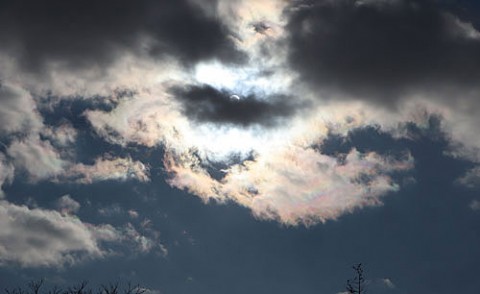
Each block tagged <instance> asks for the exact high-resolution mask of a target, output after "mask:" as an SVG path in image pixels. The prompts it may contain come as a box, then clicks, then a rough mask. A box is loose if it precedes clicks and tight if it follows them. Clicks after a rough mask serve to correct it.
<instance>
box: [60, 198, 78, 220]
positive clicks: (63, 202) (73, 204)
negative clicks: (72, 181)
mask: <svg viewBox="0 0 480 294" xmlns="http://www.w3.org/2000/svg"><path fill="white" fill-rule="evenodd" d="M80 207H81V205H80V203H78V202H77V201H75V200H74V199H73V198H72V197H70V195H68V194H67V195H63V196H62V197H60V198H59V199H58V200H57V208H58V209H59V210H60V212H61V213H62V214H64V215H68V214H75V213H77V211H78V210H79V209H80Z"/></svg>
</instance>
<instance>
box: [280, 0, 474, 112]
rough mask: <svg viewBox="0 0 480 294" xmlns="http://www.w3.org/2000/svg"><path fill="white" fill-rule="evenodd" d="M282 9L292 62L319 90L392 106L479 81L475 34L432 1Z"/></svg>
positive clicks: (342, 0) (346, 0)
mask: <svg viewBox="0 0 480 294" xmlns="http://www.w3.org/2000/svg"><path fill="white" fill-rule="evenodd" d="M288 15H289V23H288V25H287V29H288V32H289V35H290V37H289V41H290V49H289V50H290V55H289V62H290V65H291V66H292V67H293V68H294V69H296V70H297V71H299V72H300V73H301V76H302V78H303V79H304V80H305V81H307V82H309V83H310V84H311V85H313V87H314V88H316V89H317V90H322V91H323V92H324V94H332V93H334V94H342V95H344V96H345V95H346V96H349V97H352V96H353V97H357V98H358V97H361V98H363V99H368V100H370V101H375V102H377V103H378V102H380V103H381V104H386V105H391V104H393V103H395V101H396V100H397V99H398V98H400V97H402V96H404V95H406V94H409V93H411V92H412V91H416V92H417V93H418V92H419V91H420V92H424V93H425V92H432V91H433V92H436V91H438V92H439V91H444V90H445V89H451V88H452V87H453V88H455V87H457V88H458V87H462V88H463V89H468V88H470V89H472V88H477V84H478V80H479V78H480V35H478V32H476V31H475V30H474V28H473V27H472V25H471V24H470V23H468V22H465V21H463V22H462V21H461V20H460V19H458V18H456V17H455V16H454V15H453V14H450V13H449V12H448V11H447V10H446V9H444V8H442V7H440V5H439V3H438V2H436V1H421V0H406V1H352V0H339V1H302V3H301V5H299V4H298V3H297V2H296V6H294V7H291V9H290V10H289V12H288ZM336 96H337V97H338V95H336Z"/></svg>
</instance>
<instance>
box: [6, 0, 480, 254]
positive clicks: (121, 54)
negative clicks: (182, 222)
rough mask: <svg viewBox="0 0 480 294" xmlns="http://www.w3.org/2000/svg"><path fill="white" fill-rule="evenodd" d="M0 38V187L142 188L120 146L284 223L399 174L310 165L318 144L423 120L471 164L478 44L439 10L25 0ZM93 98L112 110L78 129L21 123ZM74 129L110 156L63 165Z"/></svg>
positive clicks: (390, 186)
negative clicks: (0, 152)
mask: <svg viewBox="0 0 480 294" xmlns="http://www.w3.org/2000/svg"><path fill="white" fill-rule="evenodd" d="M200 6H201V7H200ZM252 7H253V8H252ZM252 9H254V10H255V11H256V13H251V11H252ZM58 11H62V13H61V14H59V13H56V12H58ZM60 15H62V16H60ZM32 23H35V25H34V26H33V25H31V24H32ZM0 28H1V29H0V41H1V42H2V44H7V45H5V46H4V47H2V49H0V65H2V68H4V69H5V70H4V71H3V72H2V74H1V76H0V78H1V79H2V85H3V86H2V88H1V89H0V99H1V102H2V105H3V104H5V107H3V108H2V109H0V114H2V115H1V116H0V122H2V125H1V126H0V132H2V134H6V135H8V137H9V139H8V141H6V142H5V143H3V144H5V146H4V147H5V151H6V153H5V155H4V158H3V163H2V164H3V166H4V167H5V172H4V173H3V174H1V173H0V181H1V182H3V183H8V182H9V181H11V178H12V174H13V171H14V170H15V172H17V174H18V173H21V172H24V173H26V174H27V176H28V177H29V179H30V180H31V181H32V182H33V181H39V180H50V181H53V182H55V183H65V182H70V183H71V182H74V183H80V184H86V185H87V184H91V183H93V182H96V181H127V180H130V179H134V180H137V181H140V182H147V181H149V180H150V179H149V165H147V164H145V163H143V162H140V161H139V160H137V159H136V157H135V156H134V155H133V154H132V155H129V154H128V153H129V152H130V151H131V149H127V148H124V147H127V146H128V147H131V146H140V147H142V148H143V147H146V148H147V149H148V148H150V149H155V148H158V147H160V148H161V149H162V151H164V152H165V157H164V165H165V166H164V167H165V170H166V172H167V173H168V174H169V176H170V177H169V179H168V182H169V183H170V184H171V185H172V186H174V187H177V188H180V189H185V190H187V191H189V192H190V193H192V194H195V195H197V196H199V197H201V198H202V199H204V200H205V201H208V200H210V199H215V200H217V201H219V202H227V201H235V202H237V203H239V204H240V205H243V206H245V207H248V208H249V209H251V210H252V212H253V214H254V215H255V216H257V217H259V218H263V219H276V220H278V221H280V222H283V223H286V224H292V225H294V224H300V223H303V224H313V223H317V222H325V221H327V220H331V219H337V218H338V217H340V216H341V215H343V214H345V213H351V212H352V211H355V210H357V209H361V208H364V207H370V206H376V205H381V203H382V197H383V196H384V195H387V194H388V193H390V192H394V191H397V190H398V189H399V188H400V187H399V185H398V178H397V177H398V176H399V175H401V174H402V173H403V172H408V171H409V170H410V169H412V168H413V162H414V159H413V158H412V157H411V155H410V154H409V153H408V151H407V150H405V154H404V156H403V157H401V158H399V157H395V158H394V157H390V156H387V155H381V154H379V153H375V152H366V151H365V152H360V151H358V150H356V149H351V150H348V151H347V152H346V153H343V154H340V155H335V156H334V155H331V154H325V153H322V151H321V150H319V149H318V148H317V147H318V146H321V145H322V143H323V142H324V140H325V139H326V138H327V136H328V134H340V135H342V136H345V135H346V134H348V132H350V131H352V130H355V129H357V128H362V127H366V126H375V127H378V128H379V129H381V130H382V132H386V133H389V134H392V135H393V136H404V137H407V138H408V134H406V133H407V132H406V131H405V129H406V127H405V126H406V125H408V124H412V123H413V124H416V125H417V126H420V127H422V126H424V127H425V126H426V127H428V122H429V118H430V116H431V115H434V116H435V117H438V118H439V122H440V123H439V125H440V128H441V129H442V131H444V133H445V136H446V138H447V139H448V140H449V142H450V150H449V152H450V154H451V155H454V156H462V157H465V158H468V159H470V160H472V161H476V162H480V156H479V154H480V152H479V150H480V141H479V139H478V136H476V132H477V129H478V126H480V120H479V119H478V115H477V112H478V111H477V109H478V106H479V105H478V99H477V97H478V93H479V92H478V90H479V89H478V86H477V82H476V81H477V80H478V77H479V71H478V68H480V67H479V66H478V65H479V64H478V63H479V62H480V59H479V55H478V52H480V51H479V50H478V49H479V48H480V47H479V44H480V43H479V33H478V31H477V30H476V29H475V27H474V26H473V25H471V24H470V23H469V22H468V20H466V19H461V18H459V17H457V16H455V15H454V14H453V13H452V12H449V11H448V10H447V8H444V7H441V6H440V5H439V4H438V3H437V2H433V1H419V0H398V1H379V0H373V1H347V0H339V1H292V2H288V1H273V0H268V1H248V0H239V1H219V2H217V1H212V2H209V4H208V5H206V4H205V2H201V1H196V0H191V1H186V0H185V1H183V0H182V1H162V2H158V3H153V2H150V1H143V0H141V1H136V2H131V1H123V0H121V1H106V2H105V1H104V2H98V1H90V0H88V1H77V0H75V1H73V2H72V3H69V4H68V5H67V4H65V3H63V2H62V1H50V2H49V3H46V4H45V3H44V4H39V3H38V2H35V1H23V2H21V3H20V2H19V3H13V2H12V3H7V4H4V7H2V12H0ZM40 39H41V40H40ZM245 55H248V56H247V57H248V58H244V57H245ZM242 56H243V57H242ZM232 63H233V64H234V65H232ZM3 80H6V81H7V82H3ZM122 90H125V91H129V92H131V93H132V95H128V97H122V98H121V99H120V98H118V99H117V98H115V97H116V96H115V95H116V94H115V93H118V91H122ZM233 94H235V95H238V96H240V97H239V98H240V99H239V100H236V99H235V100H234V99H231V98H230V96H231V95H233ZM55 95H57V96H55ZM52 96H55V98H51V97H52ZM100 96H101V97H106V98H105V99H107V100H109V101H110V100H114V101H115V103H113V104H112V108H111V109H110V108H109V109H88V110H86V111H85V112H84V113H83V114H82V116H83V117H82V118H84V119H86V121H87V122H88V126H81V127H79V126H78V125H75V124H74V123H71V122H68V121H67V122H65V123H64V124H63V125H60V126H56V127H53V126H50V125H46V124H44V123H43V120H44V119H46V118H47V116H48V114H43V115H45V117H42V115H41V114H40V113H39V112H37V111H36V107H37V104H39V103H44V102H45V100H47V102H45V103H46V104H49V103H54V102H52V101H50V100H49V99H52V100H55V99H56V100H58V101H61V100H63V99H73V98H72V97H75V99H91V98H92V97H96V99H99V98H98V97H100ZM347 98H348V99H347ZM453 98H455V99H453ZM392 106H395V107H392ZM3 120H5V121H3ZM82 127H85V128H86V129H88V131H90V128H91V129H93V131H94V132H95V134H94V135H95V136H96V137H95V139H99V140H104V141H106V142H107V143H109V144H116V145H118V146H115V149H121V150H122V152H121V154H122V155H121V156H119V155H103V156H98V155H95V156H96V157H95V158H89V159H88V161H85V162H78V161H77V160H78V158H77V155H78V154H75V152H74V151H73V150H75V148H74V145H75V143H76V140H77V139H78V137H79V134H81V133H82V131H85V130H80V129H76V128H82ZM2 128H3V129H2ZM410 139H412V138H410ZM142 160H143V159H142ZM86 162H89V163H92V162H93V163H92V164H87V163H86ZM144 162H146V161H144ZM471 174H472V175H473V174H475V172H474V171H472V172H471ZM467 175H468V174H467ZM467 175H466V177H467ZM461 181H462V180H461ZM467 182H470V180H468V181H467V180H465V183H467ZM132 215H133V214H132ZM134 229H135V228H134ZM130 233H131V234H132V236H133V235H135V234H133V231H132V230H130ZM140 235H141V234H140ZM134 239H135V238H134ZM137 239H138V240H142V238H141V237H139V238H137ZM142 242H143V241H142ZM142 242H140V243H142ZM145 244H146V245H145V246H146V247H145V248H148V246H147V245H148V242H146V243H145Z"/></svg>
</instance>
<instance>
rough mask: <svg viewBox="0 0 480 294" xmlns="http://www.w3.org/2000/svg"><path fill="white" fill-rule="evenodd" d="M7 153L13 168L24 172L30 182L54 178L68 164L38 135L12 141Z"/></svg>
mask: <svg viewBox="0 0 480 294" xmlns="http://www.w3.org/2000/svg"><path fill="white" fill-rule="evenodd" d="M7 153H8V155H9V156H11V157H12V158H13V164H14V165H15V167H16V168H17V169H19V170H24V171H26V172H27V174H28V176H29V178H30V180H31V181H38V180H44V179H48V178H52V177H55V176H57V175H58V174H60V173H62V172H63V171H64V169H65V167H66V166H67V164H68V162H67V161H65V160H64V159H62V158H61V157H60V154H59V153H58V151H57V150H56V149H55V148H54V147H53V146H52V145H51V144H50V142H49V141H44V140H41V139H40V138H39V137H38V135H32V136H29V137H27V138H24V139H20V140H16V141H14V142H13V143H12V144H11V145H10V146H9V147H8V150H7Z"/></svg>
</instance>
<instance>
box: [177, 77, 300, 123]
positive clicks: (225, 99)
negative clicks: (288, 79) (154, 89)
mask: <svg viewBox="0 0 480 294" xmlns="http://www.w3.org/2000/svg"><path fill="white" fill-rule="evenodd" d="M171 93H172V94H173V95H175V97H176V98H177V100H178V101H180V102H181V105H182V109H183V112H184V114H185V115H186V116H187V117H189V118H190V119H193V120H196V121H198V122H212V123H226V124H233V125H239V126H244V127H246V126H250V125H255V124H257V125H264V126H272V125H274V124H275V123H277V122H278V121H279V120H280V119H281V118H285V117H288V116H290V115H292V114H293V113H294V112H295V111H296V109H298V108H299V107H301V105H299V104H298V103H297V102H295V99H294V98H293V97H291V96H285V95H272V96H269V97H265V98H264V99H259V97H256V96H255V95H253V94H250V95H248V96H246V97H235V96H236V95H235V94H234V93H229V92H227V91H221V90H217V89H215V88H213V87H211V86H209V85H199V86H197V85H189V86H184V87H175V88H172V89H171Z"/></svg>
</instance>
